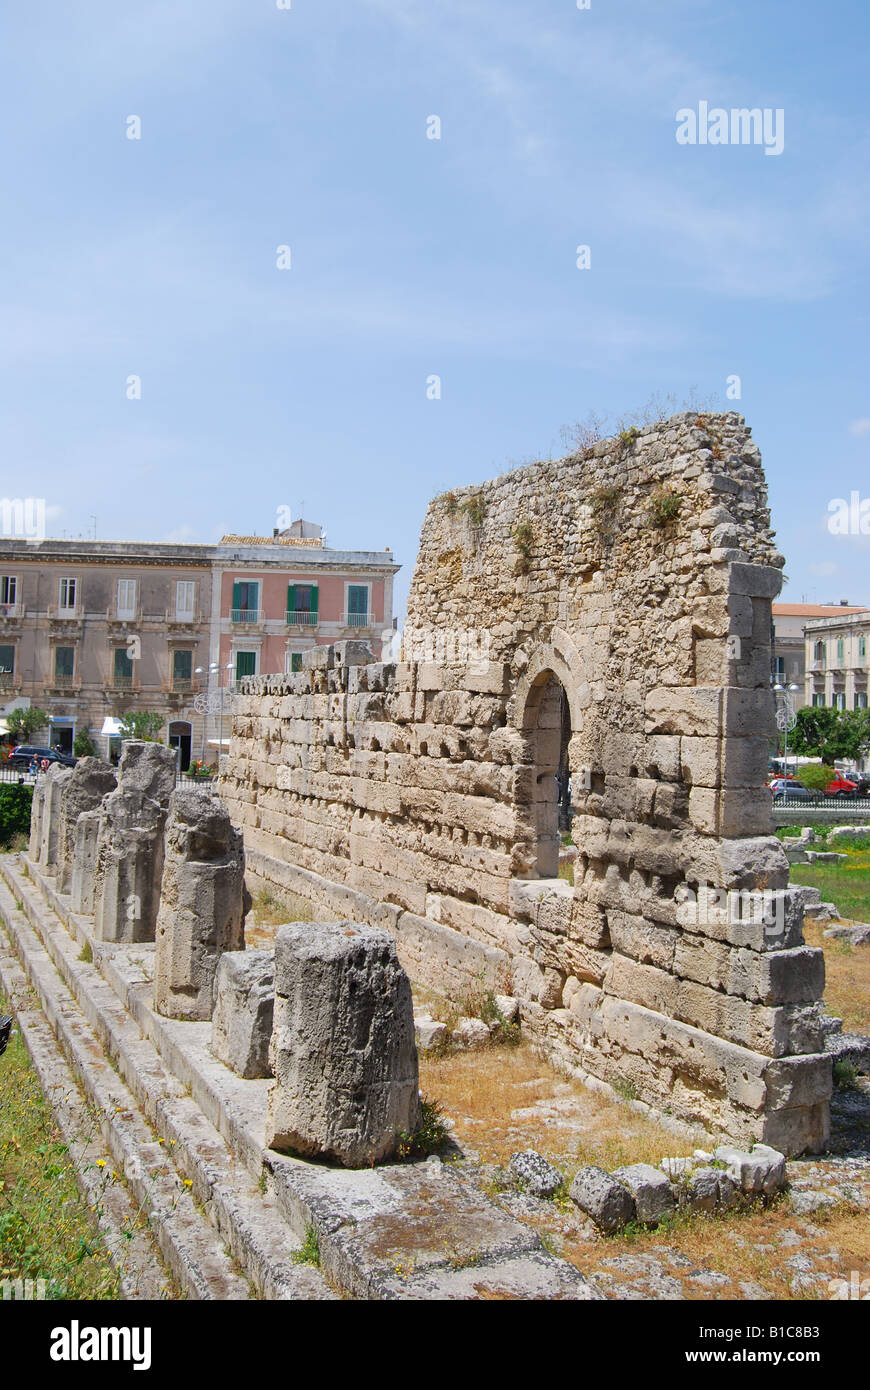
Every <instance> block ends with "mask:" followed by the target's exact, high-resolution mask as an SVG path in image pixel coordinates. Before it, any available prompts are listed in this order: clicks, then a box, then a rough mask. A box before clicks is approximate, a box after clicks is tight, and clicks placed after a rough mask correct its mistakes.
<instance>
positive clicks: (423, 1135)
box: [398, 1100, 450, 1160]
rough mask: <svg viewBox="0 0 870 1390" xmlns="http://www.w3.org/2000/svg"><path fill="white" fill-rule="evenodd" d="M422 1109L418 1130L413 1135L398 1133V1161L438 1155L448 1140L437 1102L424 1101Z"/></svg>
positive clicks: (442, 1112)
mask: <svg viewBox="0 0 870 1390" xmlns="http://www.w3.org/2000/svg"><path fill="white" fill-rule="evenodd" d="M422 1109H423V1121H422V1124H421V1125H420V1128H419V1129H418V1130H415V1132H414V1133H413V1134H406V1132H405V1131H404V1130H400V1131H399V1135H398V1140H399V1147H398V1155H399V1158H400V1159H403V1160H408V1159H411V1158H425V1157H426V1156H427V1155H428V1154H434V1153H438V1151H439V1149H443V1148H444V1145H445V1144H446V1143H447V1141H448V1139H449V1138H450V1134H449V1131H448V1129H447V1126H446V1125H445V1123H444V1111H443V1110H442V1109H441V1106H440V1105H439V1104H438V1101H437V1100H424V1101H423V1102H422Z"/></svg>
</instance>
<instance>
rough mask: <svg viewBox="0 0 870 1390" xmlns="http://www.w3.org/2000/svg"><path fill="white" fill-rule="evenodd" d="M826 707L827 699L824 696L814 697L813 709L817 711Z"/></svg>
mask: <svg viewBox="0 0 870 1390" xmlns="http://www.w3.org/2000/svg"><path fill="white" fill-rule="evenodd" d="M824 705H825V697H824V695H814V696H813V707H814V708H815V709H824Z"/></svg>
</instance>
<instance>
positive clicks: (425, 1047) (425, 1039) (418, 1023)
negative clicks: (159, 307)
mask: <svg viewBox="0 0 870 1390" xmlns="http://www.w3.org/2000/svg"><path fill="white" fill-rule="evenodd" d="M414 1038H415V1040H416V1043H417V1046H418V1048H419V1049H420V1051H421V1052H428V1051H429V1050H430V1049H431V1048H433V1047H440V1046H441V1045H442V1044H443V1043H445V1042H446V1041H447V1024H446V1023H439V1022H438V1020H437V1019H434V1018H429V1016H428V1015H427V1014H416V1015H415V1016H414Z"/></svg>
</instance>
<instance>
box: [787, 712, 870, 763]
mask: <svg viewBox="0 0 870 1390" xmlns="http://www.w3.org/2000/svg"><path fill="white" fill-rule="evenodd" d="M788 743H789V748H790V750H791V751H792V752H794V753H796V754H799V755H801V756H803V757H807V756H808V757H817V758H821V759H822V761H823V762H825V763H832V762H833V761H834V759H835V758H848V759H850V760H854V761H857V760H858V759H859V758H861V757H863V756H864V754H865V753H866V752H867V751H868V749H870V710H866V709H855V710H839V709H829V708H828V707H827V706H815V705H807V706H805V707H804V708H803V709H799V710H798V712H797V723H796V725H795V727H794V729H793V730H792V732H791V733H790V734H789V736H788ZM801 781H803V772H801Z"/></svg>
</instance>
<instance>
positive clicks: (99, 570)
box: [0, 522, 399, 769]
mask: <svg viewBox="0 0 870 1390" xmlns="http://www.w3.org/2000/svg"><path fill="white" fill-rule="evenodd" d="M398 568H399V566H398V565H396V564H395V563H394V562H393V557H392V554H391V553H390V552H389V551H382V552H373V551H334V550H330V549H329V548H328V547H327V546H326V543H325V540H324V538H323V536H322V533H321V528H320V527H319V526H313V525H311V524H310V523H304V522H296V523H295V524H294V526H293V527H291V528H290V529H289V530H288V531H285V532H282V533H280V534H274V535H272V536H271V537H235V536H226V537H224V538H223V540H222V541H221V542H220V543H219V544H218V545H176V544H164V543H153V544H152V543H150V542H124V541H89V540H75V541H71V540H42V541H30V540H23V539H18V538H14V539H13V538H0V713H2V714H6V713H8V712H9V711H10V710H11V709H13V708H15V707H16V706H18V707H26V706H29V705H35V706H38V707H39V708H41V709H44V710H46V712H47V713H48V715H49V720H50V723H49V725H48V727H47V728H46V729H45V730H44V731H43V732H42V733H41V734H38V735H36V736H35V737H34V741H36V742H45V743H47V744H50V745H51V746H57V747H60V748H61V749H63V750H64V751H72V748H73V743H74V740H75V736H76V734H78V733H80V732H82V731H87V732H88V733H89V734H90V737H91V739H92V740H93V743H94V744H95V746H96V748H97V751H98V752H99V753H100V754H101V755H103V756H112V754H113V753H114V752H115V751H116V750H117V747H118V745H119V738H118V733H117V726H118V719H119V718H120V716H121V715H123V714H124V713H125V712H126V711H128V710H131V709H136V710H151V711H156V712H158V713H160V714H161V715H162V716H163V718H164V726H163V730H162V734H161V737H162V738H163V740H164V742H167V743H169V744H171V745H173V746H174V747H176V748H177V749H178V752H179V765H180V767H181V768H182V769H184V768H186V767H187V766H188V765H189V763H190V761H191V759H193V758H199V757H201V756H204V757H205V758H206V760H207V761H209V762H213V761H214V760H215V757H216V754H217V750H218V747H219V745H220V739H221V736H222V732H223V731H222V730H221V728H220V716H219V714H218V713H217V709H218V708H219V706H220V703H221V701H220V700H219V699H218V698H214V699H213V700H212V701H211V704H212V706H213V708H212V711H211V713H206V714H201V713H199V712H198V710H197V708H196V703H197V702H196V697H197V695H199V694H206V693H211V694H212V695H213V696H215V697H217V696H218V693H219V691H220V689H226V688H227V687H229V686H232V685H234V684H235V681H236V679H237V678H238V677H239V676H242V675H247V674H270V673H284V672H285V671H291V670H294V669H296V667H297V663H301V659H302V652H303V651H304V650H305V649H306V648H307V647H309V646H313V645H316V644H318V643H322V642H332V641H335V640H336V639H337V638H338V637H340V636H342V635H344V634H346V633H351V632H352V633H354V634H361V635H364V636H365V637H366V639H367V640H368V641H369V642H371V643H372V644H373V645H374V647H375V648H376V649H377V650H378V651H380V645H381V640H382V634H383V631H384V629H392V628H393V625H394V624H393V614H392V581H393V575H394V574H395V573H396V571H397V569H398ZM198 703H200V704H201V702H198Z"/></svg>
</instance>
